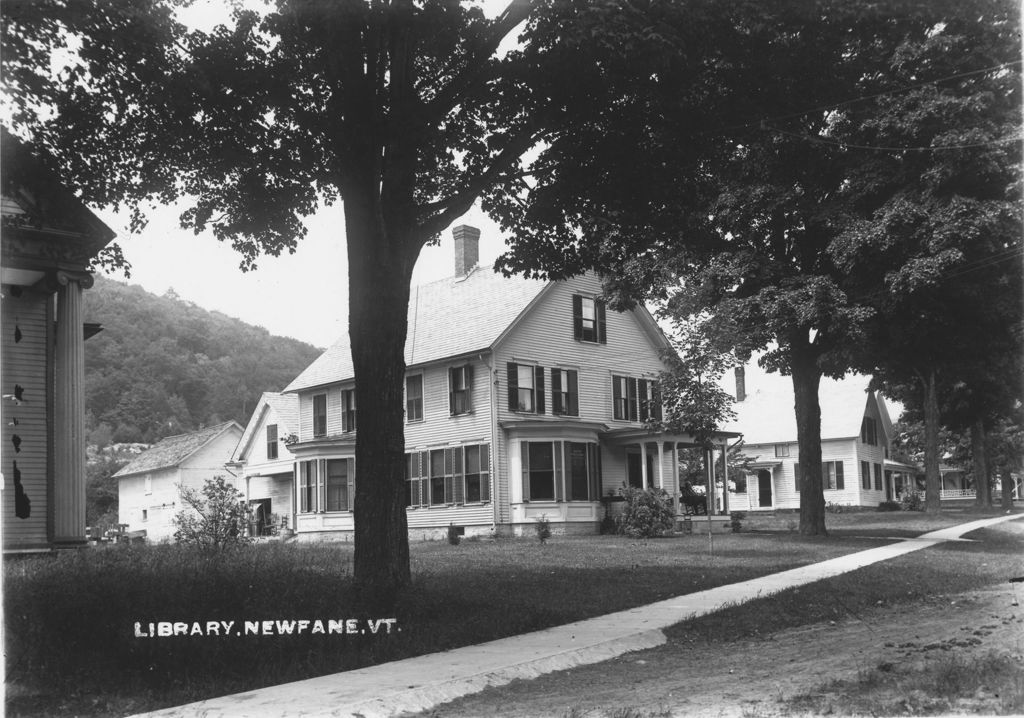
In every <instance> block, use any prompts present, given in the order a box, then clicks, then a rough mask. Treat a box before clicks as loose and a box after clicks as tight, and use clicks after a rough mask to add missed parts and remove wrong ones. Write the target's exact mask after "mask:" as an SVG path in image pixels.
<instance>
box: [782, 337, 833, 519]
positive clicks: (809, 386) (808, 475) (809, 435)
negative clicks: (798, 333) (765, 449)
mask: <svg viewBox="0 0 1024 718" xmlns="http://www.w3.org/2000/svg"><path fill="white" fill-rule="evenodd" d="M790 368H791V370H792V373H793V395H794V398H795V404H794V407H793V409H794V411H795V412H796V440H797V445H798V447H799V448H798V454H799V462H800V467H801V474H802V477H801V481H800V533H801V534H803V535H805V536H825V535H826V534H827V533H828V532H827V530H826V529H825V493H824V489H823V487H822V480H821V405H820V404H819V402H818V385H819V384H820V383H821V369H819V368H818V365H817V362H816V357H815V355H814V353H813V352H810V351H800V350H799V349H791V357H790Z"/></svg>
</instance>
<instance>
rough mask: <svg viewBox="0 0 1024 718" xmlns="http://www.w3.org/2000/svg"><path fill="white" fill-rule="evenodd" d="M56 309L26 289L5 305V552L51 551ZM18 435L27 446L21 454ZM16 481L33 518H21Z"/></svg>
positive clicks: (7, 292)
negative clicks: (51, 333)
mask: <svg viewBox="0 0 1024 718" xmlns="http://www.w3.org/2000/svg"><path fill="white" fill-rule="evenodd" d="M52 304H53V302H52V295H49V294H44V293H40V292H36V291H33V290H32V289H28V288H24V289H23V290H22V292H21V294H20V296H15V294H14V292H13V291H11V288H10V287H4V298H3V302H0V307H2V310H3V321H2V325H3V327H4V329H5V331H4V336H3V340H2V343H0V352H2V353H0V358H2V369H0V376H2V377H3V393H4V394H5V395H6V394H10V395H11V398H10V399H4V401H3V404H2V407H3V419H2V427H3V448H2V449H0V456H3V466H2V469H0V470H2V473H3V480H4V482H5V485H4V490H3V492H2V495H3V518H2V523H3V534H4V550H15V551H17V550H25V549H38V548H43V547H46V546H47V545H48V541H49V531H48V526H47V516H48V514H49V502H50V497H49V489H48V488H47V477H48V475H49V472H50V471H51V467H50V466H49V463H48V460H47V445H48V442H49V440H50V436H49V431H50V429H49V426H50V417H49V416H48V415H47V404H48V402H47V399H46V395H47V391H46V387H47V384H48V382H49V381H50V379H49V375H50V372H51V371H52V367H51V366H49V365H48V362H47V356H48V354H49V350H48V347H47V327H48V326H50V324H51V322H52V321H53V312H52V310H51V307H52ZM16 339H17V341H16ZM19 386H20V387H21V391H22V401H20V402H16V401H15V400H14V394H15V389H16V387H19ZM15 420H16V421H17V424H15V423H14V422H15ZM15 436H17V437H18V439H19V440H20V442H21V443H20V444H19V445H18V450H17V451H16V450H14V443H13V442H14V437H15ZM15 468H17V470H15ZM15 481H20V483H21V487H22V489H23V491H24V492H25V496H26V497H27V498H28V500H29V502H30V504H29V506H28V508H29V515H28V516H27V517H19V516H18V515H17V514H16V513H15V495H16V491H15Z"/></svg>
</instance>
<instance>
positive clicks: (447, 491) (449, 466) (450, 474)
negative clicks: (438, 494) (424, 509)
mask: <svg viewBox="0 0 1024 718" xmlns="http://www.w3.org/2000/svg"><path fill="white" fill-rule="evenodd" d="M454 454H455V450H454V449H445V450H444V502H445V503H446V504H453V503H455V486H454V485H453V484H454V483H455V482H454V481H453V479H454V469H455V467H454V464H455V456H454Z"/></svg>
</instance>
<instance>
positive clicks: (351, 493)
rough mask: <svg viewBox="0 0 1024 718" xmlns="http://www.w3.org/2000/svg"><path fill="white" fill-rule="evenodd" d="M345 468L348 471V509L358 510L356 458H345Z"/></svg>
mask: <svg viewBox="0 0 1024 718" xmlns="http://www.w3.org/2000/svg"><path fill="white" fill-rule="evenodd" d="M345 468H346V470H347V473H348V510H349V511H355V510H356V460H355V459H345Z"/></svg>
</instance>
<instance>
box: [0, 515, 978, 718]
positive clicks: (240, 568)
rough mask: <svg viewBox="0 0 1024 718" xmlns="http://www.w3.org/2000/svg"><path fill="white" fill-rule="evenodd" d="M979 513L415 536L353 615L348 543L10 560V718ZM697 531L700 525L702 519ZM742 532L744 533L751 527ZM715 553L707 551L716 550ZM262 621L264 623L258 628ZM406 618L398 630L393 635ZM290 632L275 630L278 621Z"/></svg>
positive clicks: (550, 615)
mask: <svg viewBox="0 0 1024 718" xmlns="http://www.w3.org/2000/svg"><path fill="white" fill-rule="evenodd" d="M972 518H976V516H973V515H972V516H958V517H956V518H950V517H937V518H930V517H925V516H924V515H922V514H913V515H911V514H903V513H890V514H882V513H874V512H865V513H859V514H839V515H835V516H832V515H830V516H829V525H830V527H832V529H831V530H832V535H831V536H829V537H828V538H805V537H801V536H799V535H798V534H796V533H794V532H791V531H790V530H789V529H788V526H785V525H784V526H780V525H779V522H788V521H792V520H795V519H796V515H795V514H793V515H791V516H786V515H783V516H781V517H774V518H763V519H762V518H748V519H746V520H744V532H743V533H739V534H715V535H714V537H713V541H710V542H709V540H708V537H707V535H703V534H699V533H698V534H693V535H687V536H678V537H673V538H666V539H658V540H651V541H642V540H632V539H626V538H623V537H611V536H590V537H560V536H556V537H553V538H552V539H551V540H550V541H549V542H548V543H546V544H544V545H541V544H539V543H538V542H537V541H536V540H528V539H520V540H511V539H509V540H498V541H464V542H463V543H461V544H460V545H458V546H451V545H449V544H447V543H445V542H417V543H413V544H412V546H411V549H412V565H413V574H414V583H413V586H412V590H411V591H410V592H409V593H408V595H407V596H405V597H403V599H402V601H401V602H400V604H399V607H398V608H397V609H396V610H395V612H394V613H393V614H392V615H378V614H377V612H374V611H373V610H372V609H371V610H359V609H357V608H356V601H355V599H354V596H353V591H352V585H351V580H350V567H351V556H352V554H351V546H350V545H347V544H317V545H314V544H310V545H298V544H289V545H281V544H263V545H257V546H252V547H248V548H246V549H244V550H240V551H237V552H232V553H227V554H221V555H212V556H211V555H200V554H196V553H194V552H191V551H188V550H184V549H182V548H179V547H175V546H153V547H127V546H116V547H109V548H105V549H96V550H89V551H81V552H74V553H62V554H59V555H53V556H43V557H34V558H23V559H16V560H8V561H7V562H6V563H5V566H4V581H5V611H4V614H5V615H4V619H5V631H6V648H7V654H6V661H7V665H6V668H7V680H8V693H7V705H6V708H7V713H8V715H48V716H49V715H123V714H126V713H132V712H139V711H144V710H152V709H155V708H158V707H162V706H168V705H177V704H181V703H186V702H189V701H194V700H199V699H202V698H207V697H211V696H214V695H222V694H225V693H232V692H237V691H242V690H248V689H252V688H256V687H260V686H266V685H273V684H277V683H283V682H288V681H293V680H299V679H302V678H309V677H313V676H316V675H322V674H325V673H330V672H336V671H342V670H349V669H352V668H356V667H360V666H364V665H370V664H375V663H380V662H385V661H390V660H395V659H398V658H403V657H407V656H411V655H419V654H422V653H428V652H434V651H439V650H445V649H448V648H452V647H456V646H462V645H468V644H473V643H479V642H482V641H486V640H491V639H494V638H499V637H502V636H507V635H513V634H517V633H522V632H526V631H531V630H536V629H540V628H545V627H548V626H552V625H558V624H561V623H567V622H570V621H574V620H578V619H582V618H587V617H591V616H595V615H600V614H603V613H609V612H612V611H616V610H621V609H624V608H628V607H632V606H636V605H642V604H644V603H649V602H652V601H656V600H659V599H662V598H667V597H669V596H673V595H679V594H684V593H689V592H693V591H698V590H702V589H705V588H711V587H714V586H718V585H722V584H726V583H733V582H736V581H741V580H745V579H749V578H753V577H756V576H760V575H764V574H767V573H773V572H776V571H780V570H784V569H787V568H792V567H795V566H799V565H804V564H807V563H812V562H815V561H820V560H825V559H828V558H832V557H834V556H838V555H842V554H846V553H850V552H853V551H858V550H861V549H864V548H869V547H872V546H876V545H879V544H880V543H883V542H885V540H884V537H891V536H899V535H908V534H909V535H915V534H917V533H920V532H921V531H925V530H929V529H934V528H941V527H943V526H946V525H951V524H954V523H962V522H964V521H967V520H971V519H972ZM697 528H699V526H698V527H697ZM748 529H749V530H748ZM709 549H711V550H710V551H709ZM384 618H394V619H395V622H394V624H393V626H392V628H393V630H391V631H390V632H385V631H378V632H377V633H375V634H374V633H371V632H369V631H367V632H365V633H355V634H352V633H345V634H340V635H339V634H333V635H327V634H323V633H321V634H313V633H310V632H305V633H303V634H301V635H298V634H297V633H294V632H293V633H292V634H291V635H242V636H235V635H229V636H212V635H178V636H168V637H148V635H147V636H143V637H138V636H137V635H136V630H135V624H136V623H139V624H141V626H142V632H143V633H144V634H148V633H149V628H148V626H149V624H150V623H154V624H156V623H158V622H162V621H163V622H181V623H183V624H184V625H185V626H187V627H188V629H189V631H190V632H191V630H192V626H193V623H194V622H200V623H201V624H202V625H201V628H202V629H203V632H204V633H205V632H206V629H205V626H206V623H207V622H216V621H234V622H235V625H236V626H238V627H239V628H240V627H241V626H242V625H243V622H245V621H249V622H261V621H266V620H269V621H287V620H296V619H305V620H311V621H312V620H317V619H319V620H322V621H324V623H325V625H327V622H328V621H329V620H342V619H356V620H357V621H358V623H357V624H356V625H358V626H366V625H369V624H367V623H366V621H367V620H379V619H384ZM260 625H262V624H260ZM399 629H400V630H399ZM276 632H279V629H275V633H276Z"/></svg>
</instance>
